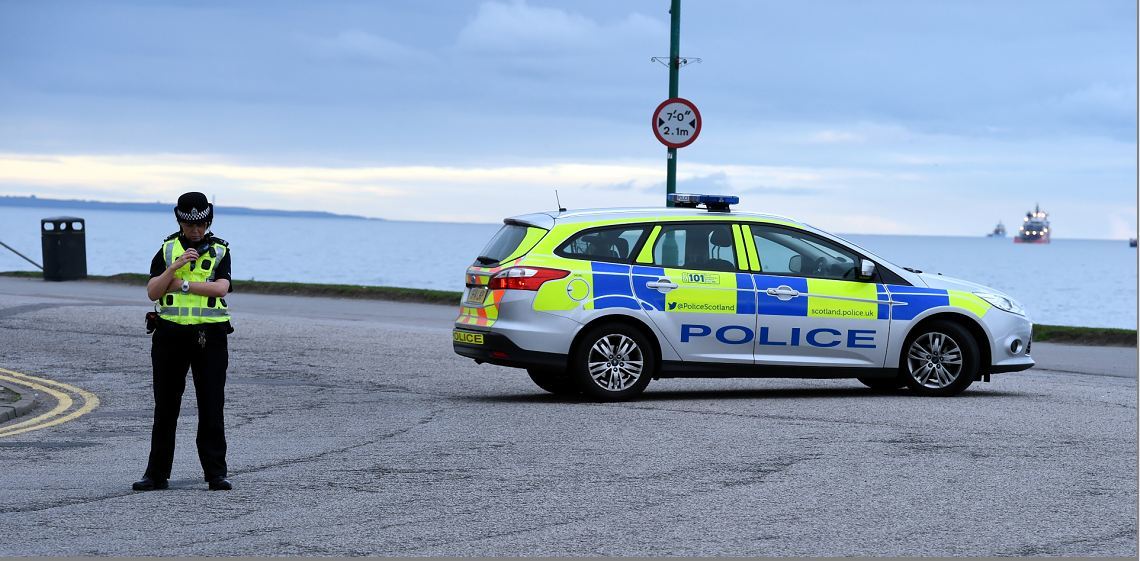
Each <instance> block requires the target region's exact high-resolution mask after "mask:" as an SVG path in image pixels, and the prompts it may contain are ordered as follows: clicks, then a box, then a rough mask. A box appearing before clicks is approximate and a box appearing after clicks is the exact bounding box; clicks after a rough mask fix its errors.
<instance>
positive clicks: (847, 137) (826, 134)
mask: <svg viewBox="0 0 1140 561" xmlns="http://www.w3.org/2000/svg"><path fill="white" fill-rule="evenodd" d="M866 140H867V139H866V137H864V136H863V135H861V134H859V133H855V132H850V131H834V130H827V131H820V132H817V133H815V134H813V135H811V137H809V138H808V142H810V143H815V144H852V143H859V142H865V141H866Z"/></svg>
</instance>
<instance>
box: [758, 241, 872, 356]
mask: <svg viewBox="0 0 1140 561" xmlns="http://www.w3.org/2000/svg"><path fill="white" fill-rule="evenodd" d="M743 228H744V232H745V237H746V242H747V243H748V244H749V245H748V246H747V250H748V251H749V252H751V251H755V252H756V255H757V258H758V261H759V269H760V273H758V274H755V275H753V282H754V284H755V287H756V301H757V314H756V319H757V323H756V337H755V345H754V352H755V357H756V363H757V364H770V365H799V366H844V367H869V368H881V367H882V366H883V364H884V361H885V357H886V349H887V339H888V336H889V334H890V312H889V300H890V297H889V295H888V294H887V291H886V290H885V289H884V287H883V285H882V284H877V283H875V282H874V280H873V279H861V278H859V271H860V259H861V256H860V255H859V254H858V253H857V252H855V251H853V250H851V249H849V248H847V247H844V246H842V245H840V244H838V243H835V242H832V241H831V240H827V239H824V238H823V237H820V236H817V235H815V234H812V233H810V232H806V231H803V230H799V229H796V228H791V227H785V226H777V225H770V224H751V225H747V226H744V227H743Z"/></svg>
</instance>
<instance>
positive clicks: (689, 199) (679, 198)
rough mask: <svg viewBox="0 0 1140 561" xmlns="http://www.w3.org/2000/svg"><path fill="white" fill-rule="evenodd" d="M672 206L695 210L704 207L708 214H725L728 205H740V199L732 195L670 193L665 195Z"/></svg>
mask: <svg viewBox="0 0 1140 561" xmlns="http://www.w3.org/2000/svg"><path fill="white" fill-rule="evenodd" d="M667 198H668V200H669V201H672V203H673V205H674V206H679V207H682V208H697V205H705V208H707V209H708V210H709V212H727V211H728V210H729V209H728V206H729V205H735V204H740V197H737V196H734V195H696V194H693V193H671V194H669V195H667Z"/></svg>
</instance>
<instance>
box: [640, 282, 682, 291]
mask: <svg viewBox="0 0 1140 561" xmlns="http://www.w3.org/2000/svg"><path fill="white" fill-rule="evenodd" d="M645 286H646V287H648V288H655V289H657V291H658V292H669V291H670V290H673V289H674V288H677V287H679V286H681V285H679V284H677V283H675V282H673V281H671V280H669V279H657V280H655V281H649V282H647V283H645Z"/></svg>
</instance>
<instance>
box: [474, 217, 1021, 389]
mask: <svg viewBox="0 0 1140 561" xmlns="http://www.w3.org/2000/svg"><path fill="white" fill-rule="evenodd" d="M670 197H671V198H672V200H673V202H674V204H675V207H674V208H664V209H662V208H644V209H603V210H579V211H565V210H559V211H557V212H543V213H537V214H527V215H523V216H516V217H513V218H508V219H506V220H504V225H503V227H502V228H501V229H500V230H499V232H498V233H497V234H495V236H494V237H493V238H492V239H491V241H490V242H489V243H488V244H487V246H486V248H485V249H484V250H483V251H482V253H481V254H480V255H479V257H478V258H477V259H476V261H475V263H474V264H472V266H471V267H470V268H468V269H467V274H466V289H465V290H464V293H463V300H462V302H461V305H460V309H459V317H458V318H456V320H455V328H454V331H453V345H454V349H455V352H456V353H458V354H460V355H462V356H465V357H469V358H472V359H475V361H476V362H479V363H484V362H486V363H491V364H498V365H503V366H512V367H518V368H525V369H526V371H527V373H528V374H529V375H530V378H531V379H532V380H533V381H534V383H535V384H537V385H538V386H539V387H541V388H542V389H544V390H547V391H550V392H553V393H558V394H562V393H579V392H580V393H584V394H586V395H588V396H590V397H593V398H596V399H600V400H621V399H628V398H631V397H633V396H635V395H637V394H639V393H640V392H641V391H643V390H644V389H645V387H646V385H648V384H649V382H650V380H652V379H655V378H668V377H729V376H740V377H799V378H857V379H858V380H860V381H861V382H863V383H864V384H866V385H867V386H869V387H871V388H874V389H896V388H901V387H903V386H904V385H905V386H909V387H910V388H911V389H912V390H913V391H914V392H916V393H919V394H922V395H931V396H951V395H956V394H958V393H960V392H962V391H963V390H965V389H966V388H967V387H968V386H969V385H970V384H972V383H973V382H974V381H976V380H985V381H987V382H988V381H989V377H990V375H991V374H995V373H999V372H1015V371H1019V370H1025V369H1028V368H1030V367H1032V366H1033V364H1034V362H1033V359H1032V358H1031V356H1030V354H1029V350H1030V341H1031V333H1032V327H1033V325H1032V323H1031V322H1030V320H1029V319H1028V318H1027V317H1026V312H1025V309H1024V308H1023V307H1022V306H1021V305H1020V304H1018V303H1017V301H1015V300H1014V299H1013V298H1011V297H1009V296H1007V295H1005V294H1002V293H1001V292H999V291H997V290H994V289H991V288H987V287H984V286H981V285H978V284H974V283H970V282H966V281H962V280H956V279H951V278H948V277H944V276H941V275H931V274H924V273H921V272H919V271H914V270H911V269H907V268H903V267H899V266H897V265H894V264H892V263H889V262H887V261H886V260H884V259H882V258H880V257H878V256H876V255H874V254H873V253H871V252H869V251H867V250H865V249H863V248H861V247H859V246H857V245H855V244H852V243H850V242H848V241H846V240H843V239H842V238H839V237H837V236H834V235H831V234H828V233H826V232H823V231H821V230H818V229H816V228H813V227H811V226H808V225H807V224H803V223H801V222H797V221H794V220H792V219H789V218H784V217H780V216H774V215H767V214H756V213H750V212H737V211H733V210H731V207H730V205H733V204H737V203H738V198H737V197H726V196H712V195H670ZM702 207H703V208H702Z"/></svg>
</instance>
